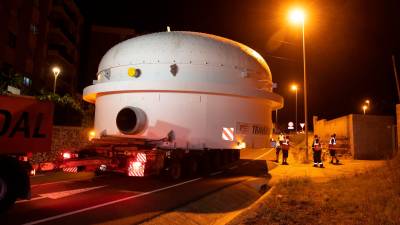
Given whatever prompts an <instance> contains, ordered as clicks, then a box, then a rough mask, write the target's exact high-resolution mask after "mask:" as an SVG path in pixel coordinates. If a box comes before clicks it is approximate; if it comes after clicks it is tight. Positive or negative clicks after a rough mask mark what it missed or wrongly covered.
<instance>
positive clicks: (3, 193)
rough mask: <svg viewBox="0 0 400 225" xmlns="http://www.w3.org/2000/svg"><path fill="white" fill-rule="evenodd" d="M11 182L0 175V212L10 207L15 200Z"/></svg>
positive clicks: (3, 175)
mask: <svg viewBox="0 0 400 225" xmlns="http://www.w3.org/2000/svg"><path fill="white" fill-rule="evenodd" d="M14 190H15V188H14V187H13V184H12V181H11V180H10V179H8V177H7V176H6V175H5V174H0V212H3V211H5V210H6V209H8V208H9V207H10V206H12V205H13V204H14V202H15V200H16V199H17V196H16V193H15V192H14Z"/></svg>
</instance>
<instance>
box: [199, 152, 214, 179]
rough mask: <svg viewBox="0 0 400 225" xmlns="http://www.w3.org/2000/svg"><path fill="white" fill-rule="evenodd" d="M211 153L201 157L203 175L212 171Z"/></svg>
mask: <svg viewBox="0 0 400 225" xmlns="http://www.w3.org/2000/svg"><path fill="white" fill-rule="evenodd" d="M210 158H211V157H210V156H209V154H204V155H203V156H202V157H201V159H200V172H201V174H203V175H207V174H209V173H210V171H211V162H210Z"/></svg>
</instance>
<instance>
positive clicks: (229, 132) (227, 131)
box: [222, 127, 235, 141]
mask: <svg viewBox="0 0 400 225" xmlns="http://www.w3.org/2000/svg"><path fill="white" fill-rule="evenodd" d="M234 131H235V129H234V128H233V127H230V128H227V127H223V128H222V139H223V140H225V141H233V138H234V136H233V133H234Z"/></svg>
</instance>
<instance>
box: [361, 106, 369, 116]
mask: <svg viewBox="0 0 400 225" xmlns="http://www.w3.org/2000/svg"><path fill="white" fill-rule="evenodd" d="M367 109H368V106H367V105H363V106H362V110H363V112H364V115H365V111H366V110H367Z"/></svg>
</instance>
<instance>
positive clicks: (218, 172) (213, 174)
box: [210, 170, 223, 176]
mask: <svg viewBox="0 0 400 225" xmlns="http://www.w3.org/2000/svg"><path fill="white" fill-rule="evenodd" d="M222 172H223V171H222V170H221V171H217V172H215V173H212V174H210V175H211V176H215V175H218V174H220V173H222Z"/></svg>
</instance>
